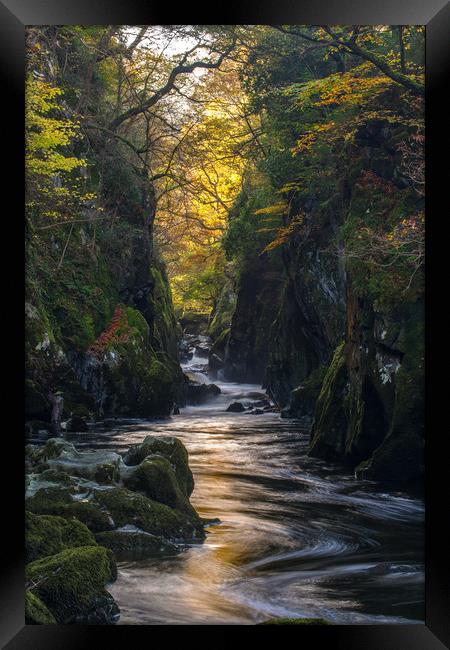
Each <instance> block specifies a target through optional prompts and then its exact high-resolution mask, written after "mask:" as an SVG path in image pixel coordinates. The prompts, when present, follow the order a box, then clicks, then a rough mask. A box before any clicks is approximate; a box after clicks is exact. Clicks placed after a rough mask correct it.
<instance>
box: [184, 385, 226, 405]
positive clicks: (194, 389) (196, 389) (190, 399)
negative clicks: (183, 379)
mask: <svg viewBox="0 0 450 650" xmlns="http://www.w3.org/2000/svg"><path fill="white" fill-rule="evenodd" d="M217 395H220V388H219V387H218V386H216V384H200V383H198V382H193V381H190V382H189V384H188V387H187V398H186V402H187V403H188V404H193V405H197V404H204V403H205V402H207V401H208V400H210V399H213V398H214V397H217Z"/></svg>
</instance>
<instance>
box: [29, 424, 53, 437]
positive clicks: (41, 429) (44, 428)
mask: <svg viewBox="0 0 450 650" xmlns="http://www.w3.org/2000/svg"><path fill="white" fill-rule="evenodd" d="M38 434H41V435H45V436H50V423H49V422H44V421H43V420H29V421H28V422H25V436H26V437H27V438H31V437H32V436H34V435H38Z"/></svg>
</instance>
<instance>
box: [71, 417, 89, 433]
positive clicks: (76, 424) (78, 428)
mask: <svg viewBox="0 0 450 650" xmlns="http://www.w3.org/2000/svg"><path fill="white" fill-rule="evenodd" d="M65 429H66V431H69V432H71V433H72V432H76V433H78V432H85V431H89V427H88V424H87V422H86V419H85V418H84V417H81V416H80V415H72V417H71V418H70V420H68V421H67V422H66V427H65Z"/></svg>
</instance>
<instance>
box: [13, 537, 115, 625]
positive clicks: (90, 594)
mask: <svg viewBox="0 0 450 650" xmlns="http://www.w3.org/2000/svg"><path fill="white" fill-rule="evenodd" d="M116 576H117V569H116V566H115V561H114V557H113V555H112V552H111V551H110V550H109V549H106V548H103V547H101V546H83V547H79V548H75V549H68V550H65V551H62V552H61V553H58V554H56V555H52V556H50V557H45V558H43V559H41V560H36V561H35V562H32V563H31V564H29V565H28V566H27V567H26V578H27V581H28V584H29V590H30V591H32V593H33V595H35V596H37V597H38V598H39V599H40V600H41V601H42V602H43V603H44V605H45V606H46V607H47V608H48V609H49V610H50V612H51V613H52V615H53V616H54V617H55V619H56V621H57V623H58V624H68V623H96V624H111V623H114V622H116V621H117V618H118V615H119V608H118V606H117V604H116V603H115V601H114V599H113V598H112V596H111V595H110V594H109V593H108V592H107V591H106V590H105V585H106V584H107V583H109V582H111V581H112V580H114V579H115V578H116Z"/></svg>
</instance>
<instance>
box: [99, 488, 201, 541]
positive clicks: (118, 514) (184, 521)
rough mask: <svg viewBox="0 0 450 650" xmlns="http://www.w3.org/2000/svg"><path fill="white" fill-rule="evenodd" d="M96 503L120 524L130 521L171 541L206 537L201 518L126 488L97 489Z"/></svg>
mask: <svg viewBox="0 0 450 650" xmlns="http://www.w3.org/2000/svg"><path fill="white" fill-rule="evenodd" d="M95 503H97V504H98V505H100V506H101V507H103V508H105V509H106V510H107V511H108V512H109V513H110V515H111V517H112V519H113V520H114V522H115V524H116V526H118V527H121V526H126V525H129V524H131V525H133V526H136V527H137V528H140V529H142V530H143V531H144V532H147V533H151V534H152V535H157V536H162V537H165V538H168V539H171V540H178V539H179V540H184V541H190V540H201V539H204V538H205V532H204V529H203V525H202V522H201V521H200V519H199V518H198V517H193V516H188V515H186V514H184V513H181V512H179V511H177V510H173V509H172V508H169V507H168V506H166V505H164V504H162V503H157V502H156V501H152V500H151V499H148V498H147V497H145V496H143V495H141V494H136V493H135V492H131V491H130V490H127V489H125V488H113V489H111V490H102V491H97V492H96V493H95Z"/></svg>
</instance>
